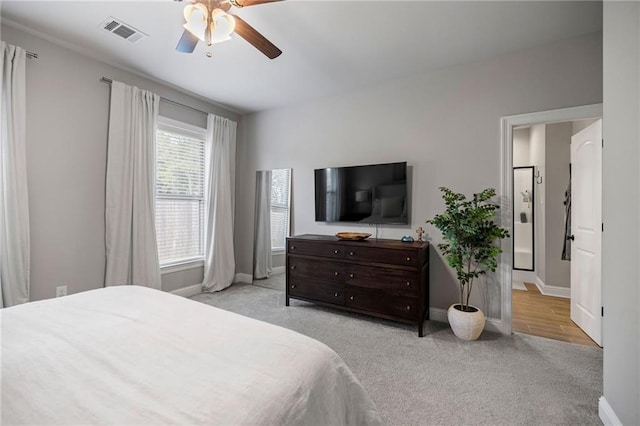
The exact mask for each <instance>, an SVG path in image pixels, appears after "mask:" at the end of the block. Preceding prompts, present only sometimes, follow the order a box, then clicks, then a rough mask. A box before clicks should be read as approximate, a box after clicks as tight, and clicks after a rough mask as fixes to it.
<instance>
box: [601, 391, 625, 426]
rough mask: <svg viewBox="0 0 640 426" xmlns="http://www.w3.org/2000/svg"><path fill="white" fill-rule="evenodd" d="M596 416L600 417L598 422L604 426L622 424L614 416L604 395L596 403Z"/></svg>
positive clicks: (620, 425)
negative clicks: (600, 421)
mask: <svg viewBox="0 0 640 426" xmlns="http://www.w3.org/2000/svg"><path fill="white" fill-rule="evenodd" d="M598 416H600V420H602V423H604V425H605V426H622V422H621V421H620V419H619V418H618V416H616V413H615V412H614V411H613V408H611V406H610V405H609V403H608V402H607V399H606V398H605V397H604V395H603V396H601V397H600V400H599V401H598Z"/></svg>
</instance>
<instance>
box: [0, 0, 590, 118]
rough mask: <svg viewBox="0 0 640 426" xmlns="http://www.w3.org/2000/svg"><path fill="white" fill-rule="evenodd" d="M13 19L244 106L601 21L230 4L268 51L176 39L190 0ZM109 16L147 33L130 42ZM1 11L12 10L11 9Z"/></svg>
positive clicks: (320, 4) (478, 54) (579, 12)
mask: <svg viewBox="0 0 640 426" xmlns="http://www.w3.org/2000/svg"><path fill="white" fill-rule="evenodd" d="M1 3H2V4H1V9H0V12H1V13H2V17H3V19H5V24H11V23H12V22H13V23H17V24H20V25H22V26H26V27H28V28H30V29H33V30H36V31H38V32H40V33H44V34H47V35H49V36H51V37H53V39H57V40H60V41H62V42H65V43H66V44H71V45H73V46H75V49H76V50H78V51H80V52H83V53H86V54H89V55H91V56H94V57H97V58H100V59H101V60H104V61H106V62H109V63H111V64H114V65H119V66H121V67H123V68H126V69H129V70H132V71H135V72H138V73H142V74H145V75H148V76H151V77H153V78H155V79H158V80H162V81H166V82H168V83H170V84H172V85H175V86H178V87H181V88H184V89H185V90H187V91H189V92H193V93H196V94H198V95H200V96H201V97H203V98H206V99H209V100H211V101H214V102H216V103H219V104H223V105H227V106H229V107H230V108H232V109H234V110H236V111H238V112H241V113H244V112H252V111H259V110H264V109H270V108H275V107H280V106H284V105H288V104H292V103H296V102H300V101H303V100H307V99H312V98H317V97H322V96H327V95H332V94H336V93H339V92H343V91H349V90H355V89H357V88H359V87H363V86H367V85H371V84H375V83H378V82H381V81H385V80H391V79H397V78H401V77H404V76H408V75H411V74H416V73H420V72H423V71H425V70H428V69H434V68H441V67H446V66H451V65H455V64H461V63H466V62H472V61H477V60H480V59H483V58H487V57H491V56H496V55H500V54H504V53H507V52H511V51H515V50H519V49H522V48H526V47H531V46H536V45H541V44H545V43H549V42H553V41H556V40H561V39H566V38H570V37H575V36H579V35H583V34H587V33H591V32H595V31H600V30H601V29H602V3H601V2H597V1H585V2H582V1H567V2H560V1H540V2H529V1H506V2H488V1H472V2H460V1H455V2H436V1H392V0H388V1H366V0H360V1H327V0H325V1H320V0H316V1H311V0H298V1H296V0H288V1H282V2H279V3H270V4H263V5H259V6H253V7H247V8H244V9H242V10H238V9H234V11H235V13H237V14H238V15H239V16H241V17H242V18H243V19H244V20H245V21H247V22H248V23H250V24H251V25H252V26H253V27H254V28H256V29H257V30H258V31H260V32H261V33H262V34H263V35H264V36H265V37H267V38H268V39H269V40H271V41H272V42H273V43H274V44H275V45H276V46H278V47H279V48H280V49H281V50H282V51H283V52H284V53H283V54H282V55H281V56H280V57H278V58H276V59H274V60H269V59H268V58H267V57H266V56H264V55H263V54H262V53H260V52H259V51H258V50H256V49H255V48H253V47H252V46H251V45H250V44H248V43H247V42H246V41H245V40H243V39H242V38H240V37H238V36H236V35H234V36H233V40H231V41H228V42H225V43H222V44H218V45H214V47H213V50H212V52H213V57H212V58H207V57H206V56H205V52H206V49H205V46H203V44H202V43H200V44H199V46H198V47H197V48H196V50H195V52H194V53H193V54H190V55H189V54H183V53H178V52H176V51H175V50H174V48H175V46H176V43H177V42H178V39H179V38H180V35H181V34H182V31H183V30H182V24H183V16H182V9H183V7H184V5H185V4H186V3H178V2H174V1H170V0H158V1H153V0H151V1H150V0H147V1H76V2H71V1H38V2H36V1H25V0H20V1H2V2H1ZM109 16H113V17H115V18H117V19H120V20H122V21H124V22H125V23H127V24H129V25H132V26H133V27H135V28H137V29H139V30H140V31H142V32H144V33H146V34H148V35H149V38H147V39H144V40H142V41H140V42H138V43H135V44H133V43H130V42H128V41H126V40H123V39H121V38H119V37H117V36H115V35H113V34H110V33H108V32H107V31H105V30H104V29H102V28H101V27H100V26H99V25H100V23H102V22H103V21H104V20H105V19H107V18H108V17H109ZM7 19H8V21H6V20H7Z"/></svg>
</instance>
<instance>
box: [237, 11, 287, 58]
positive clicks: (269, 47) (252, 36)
mask: <svg viewBox="0 0 640 426" xmlns="http://www.w3.org/2000/svg"><path fill="white" fill-rule="evenodd" d="M233 17H234V18H235V20H236V29H235V32H236V34H238V35H239V36H240V37H242V38H243V39H245V40H247V41H248V42H249V43H251V44H252V45H253V47H255V48H256V49H258V50H259V51H261V52H262V53H264V54H265V55H266V56H267V57H268V58H269V59H275V58H277V57H278V56H280V54H282V50H280V49H278V48H277V47H276V46H275V45H274V44H273V43H271V42H270V41H269V40H267V39H266V38H265V37H264V36H263V35H262V34H260V33H259V32H258V31H256V29H255V28H253V27H252V26H251V25H249V24H247V23H246V22H245V21H244V20H243V19H242V18H240V17H239V16H237V15H233Z"/></svg>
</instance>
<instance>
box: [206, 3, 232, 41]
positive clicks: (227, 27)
mask: <svg viewBox="0 0 640 426" xmlns="http://www.w3.org/2000/svg"><path fill="white" fill-rule="evenodd" d="M235 29H236V20H235V19H234V18H233V16H231V15H229V14H228V13H226V12H225V11H224V10H222V9H214V10H213V11H212V12H211V43H222V42H223V41H227V40H231V33H232V32H233V31H234V30H235Z"/></svg>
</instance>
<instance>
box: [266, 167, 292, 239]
mask: <svg viewBox="0 0 640 426" xmlns="http://www.w3.org/2000/svg"><path fill="white" fill-rule="evenodd" d="M271 173H272V174H271V250H284V248H285V243H286V238H287V237H288V236H289V190H290V186H291V185H290V183H291V169H278V170H273V171H272V172H271Z"/></svg>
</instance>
